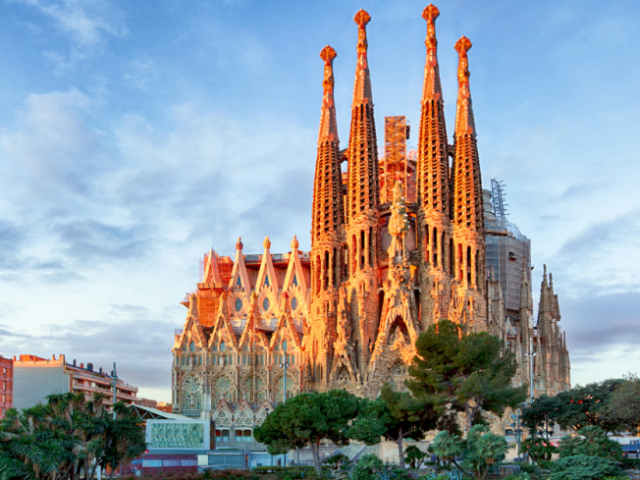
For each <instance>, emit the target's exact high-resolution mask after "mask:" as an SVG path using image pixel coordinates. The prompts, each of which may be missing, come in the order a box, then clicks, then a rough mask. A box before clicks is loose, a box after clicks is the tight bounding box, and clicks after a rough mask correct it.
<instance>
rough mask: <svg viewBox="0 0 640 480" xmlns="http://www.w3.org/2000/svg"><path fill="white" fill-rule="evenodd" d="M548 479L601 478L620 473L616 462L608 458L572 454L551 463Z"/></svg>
mask: <svg viewBox="0 0 640 480" xmlns="http://www.w3.org/2000/svg"><path fill="white" fill-rule="evenodd" d="M551 471H552V473H551V476H550V477H549V480H601V479H602V478H604V477H612V476H613V477H615V476H616V475H619V474H620V467H618V464H617V462H615V461H614V460H612V459H610V458H603V457H596V456H589V455H572V456H569V457H564V458H561V459H560V460H558V461H556V462H553V464H552V465H551Z"/></svg>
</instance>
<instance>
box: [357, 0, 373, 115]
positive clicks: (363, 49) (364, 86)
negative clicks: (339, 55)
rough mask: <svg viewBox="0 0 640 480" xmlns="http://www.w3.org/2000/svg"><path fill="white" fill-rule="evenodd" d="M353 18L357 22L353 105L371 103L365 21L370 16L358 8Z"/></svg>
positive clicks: (368, 19)
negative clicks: (356, 56) (356, 57)
mask: <svg viewBox="0 0 640 480" xmlns="http://www.w3.org/2000/svg"><path fill="white" fill-rule="evenodd" d="M353 20H354V21H355V22H356V23H357V24H358V63H357V64H356V81H355V84H354V86H353V105H354V106H355V105H361V104H364V103H373V98H372V95H371V78H370V76H369V63H368V61H367V49H368V47H369V43H368V42H367V23H369V22H370V21H371V16H370V15H369V14H368V13H367V12H366V11H365V10H360V11H359V12H358V13H356V16H355V17H354V18H353Z"/></svg>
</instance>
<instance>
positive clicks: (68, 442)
mask: <svg viewBox="0 0 640 480" xmlns="http://www.w3.org/2000/svg"><path fill="white" fill-rule="evenodd" d="M105 398H106V397H105V396H104V395H103V394H96V395H95V396H94V399H93V400H92V401H89V402H86V401H85V398H84V395H83V394H74V393H64V394H55V395H50V396H49V397H47V403H46V404H44V405H43V404H39V405H36V406H34V407H31V408H27V409H24V410H23V411H22V412H18V411H17V410H15V409H9V410H8V411H7V412H6V414H5V417H4V418H3V419H2V421H1V422H0V480H9V479H12V478H21V479H24V480H66V479H69V480H75V479H77V478H78V476H79V474H80V471H81V469H82V468H83V467H84V469H85V476H86V478H88V479H92V478H93V476H94V474H95V470H96V468H97V467H98V466H101V467H109V468H111V470H112V474H113V471H115V469H116V468H117V467H118V466H119V465H120V464H121V462H123V461H128V460H133V459H135V458H137V457H139V456H140V455H142V454H143V453H144V451H145V449H146V442H145V435H144V432H143V431H142V429H141V428H140V425H139V424H138V420H137V418H135V416H134V415H133V414H132V413H131V411H130V410H129V409H128V408H127V407H126V406H125V405H124V403H122V402H118V403H116V404H115V406H114V410H115V412H116V418H115V419H114V418H113V414H112V413H111V412H109V411H107V409H106V408H105V405H104V400H105ZM92 465H93V466H92Z"/></svg>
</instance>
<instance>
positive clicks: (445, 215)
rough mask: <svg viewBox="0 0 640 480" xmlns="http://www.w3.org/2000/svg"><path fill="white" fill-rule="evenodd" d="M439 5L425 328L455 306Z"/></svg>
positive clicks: (427, 155) (427, 123)
mask: <svg viewBox="0 0 640 480" xmlns="http://www.w3.org/2000/svg"><path fill="white" fill-rule="evenodd" d="M438 15H440V12H439V10H438V9H437V8H436V7H435V6H434V5H429V6H428V7H427V8H425V9H424V11H423V12H422V17H423V18H424V19H425V20H426V21H427V39H426V41H425V44H426V46H427V59H426V63H425V67H424V83H423V87H422V113H421V115H420V134H419V138H418V164H417V176H418V207H419V209H418V225H417V230H418V231H417V232H416V233H417V237H418V248H419V252H420V260H421V261H420V271H419V275H420V277H419V278H420V292H421V296H420V304H421V308H420V310H421V311H420V323H421V325H422V328H426V327H427V326H428V325H429V324H431V323H433V322H437V321H439V320H440V319H441V318H447V314H448V306H449V302H450V295H449V294H450V288H451V287H450V276H451V270H452V269H451V264H452V259H451V249H452V246H453V244H452V240H451V228H450V219H449V217H450V191H449V156H448V144H447V129H446V125H445V119H444V100H443V98H442V86H441V84H440V70H439V67H438V56H437V47H438V41H437V40H436V18H438Z"/></svg>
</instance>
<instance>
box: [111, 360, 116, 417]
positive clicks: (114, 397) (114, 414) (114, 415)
mask: <svg viewBox="0 0 640 480" xmlns="http://www.w3.org/2000/svg"><path fill="white" fill-rule="evenodd" d="M111 374H112V375H111V376H112V377H113V419H114V420H115V419H116V402H117V401H118V399H117V388H116V386H117V383H116V382H117V381H118V374H117V373H116V362H113V372H111Z"/></svg>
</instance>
